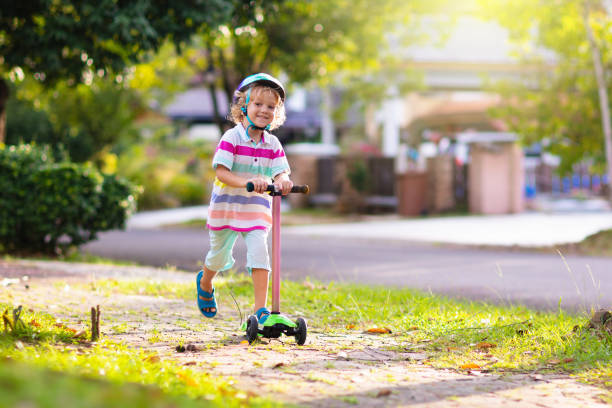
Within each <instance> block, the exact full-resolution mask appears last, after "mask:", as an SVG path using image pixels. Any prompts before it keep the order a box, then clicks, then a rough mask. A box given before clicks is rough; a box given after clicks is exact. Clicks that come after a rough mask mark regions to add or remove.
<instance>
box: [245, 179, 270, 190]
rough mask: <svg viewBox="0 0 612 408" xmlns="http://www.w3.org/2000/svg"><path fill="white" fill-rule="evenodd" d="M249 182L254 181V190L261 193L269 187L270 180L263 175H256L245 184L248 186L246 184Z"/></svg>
mask: <svg viewBox="0 0 612 408" xmlns="http://www.w3.org/2000/svg"><path fill="white" fill-rule="evenodd" d="M249 182H251V183H253V186H254V187H255V188H254V190H253V191H255V192H256V193H259V194H263V193H265V192H266V188H268V181H267V180H266V179H264V178H262V177H254V178H252V179H248V180H247V182H246V183H245V184H244V185H245V186H246V184H247V183H249Z"/></svg>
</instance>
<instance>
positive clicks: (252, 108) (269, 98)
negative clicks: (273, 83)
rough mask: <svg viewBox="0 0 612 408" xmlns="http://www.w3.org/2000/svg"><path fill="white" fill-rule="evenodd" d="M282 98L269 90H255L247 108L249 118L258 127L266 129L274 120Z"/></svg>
mask: <svg viewBox="0 0 612 408" xmlns="http://www.w3.org/2000/svg"><path fill="white" fill-rule="evenodd" d="M279 100H280V97H279V96H278V95H277V94H276V92H274V91H272V90H271V89H268V88H254V89H253V90H252V91H251V98H250V100H249V104H248V106H247V112H248V114H249V118H250V119H251V120H252V121H253V123H254V124H255V125H256V126H259V127H266V126H268V125H269V124H270V123H272V121H273V120H274V114H275V112H276V107H277V105H278V102H279Z"/></svg>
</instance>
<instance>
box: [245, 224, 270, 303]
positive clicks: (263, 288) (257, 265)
mask: <svg viewBox="0 0 612 408" xmlns="http://www.w3.org/2000/svg"><path fill="white" fill-rule="evenodd" d="M243 236H244V241H245V243H246V247H247V264H246V266H247V269H248V270H249V272H250V273H251V278H252V279H253V292H254V294H255V305H254V311H255V312H256V311H258V310H259V309H261V308H262V307H266V303H267V300H268V275H269V273H270V257H269V255H268V232H267V231H266V230H260V229H257V230H253V231H249V232H248V233H245V234H244V235H243Z"/></svg>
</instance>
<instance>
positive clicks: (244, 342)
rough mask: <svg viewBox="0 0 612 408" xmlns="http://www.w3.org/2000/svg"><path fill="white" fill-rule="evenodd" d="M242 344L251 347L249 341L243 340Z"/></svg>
mask: <svg viewBox="0 0 612 408" xmlns="http://www.w3.org/2000/svg"><path fill="white" fill-rule="evenodd" d="M240 344H242V345H247V346H248V345H249V342H248V341H247V340H242V341H241V342H240Z"/></svg>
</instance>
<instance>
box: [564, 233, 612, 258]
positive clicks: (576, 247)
mask: <svg viewBox="0 0 612 408" xmlns="http://www.w3.org/2000/svg"><path fill="white" fill-rule="evenodd" d="M568 250H569V251H574V252H579V253H581V254H584V255H596V256H612V229H609V230H604V231H599V232H597V233H595V234H593V235H589V236H588V237H586V238H585V239H584V240H583V241H582V242H580V243H578V244H572V245H568Z"/></svg>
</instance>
